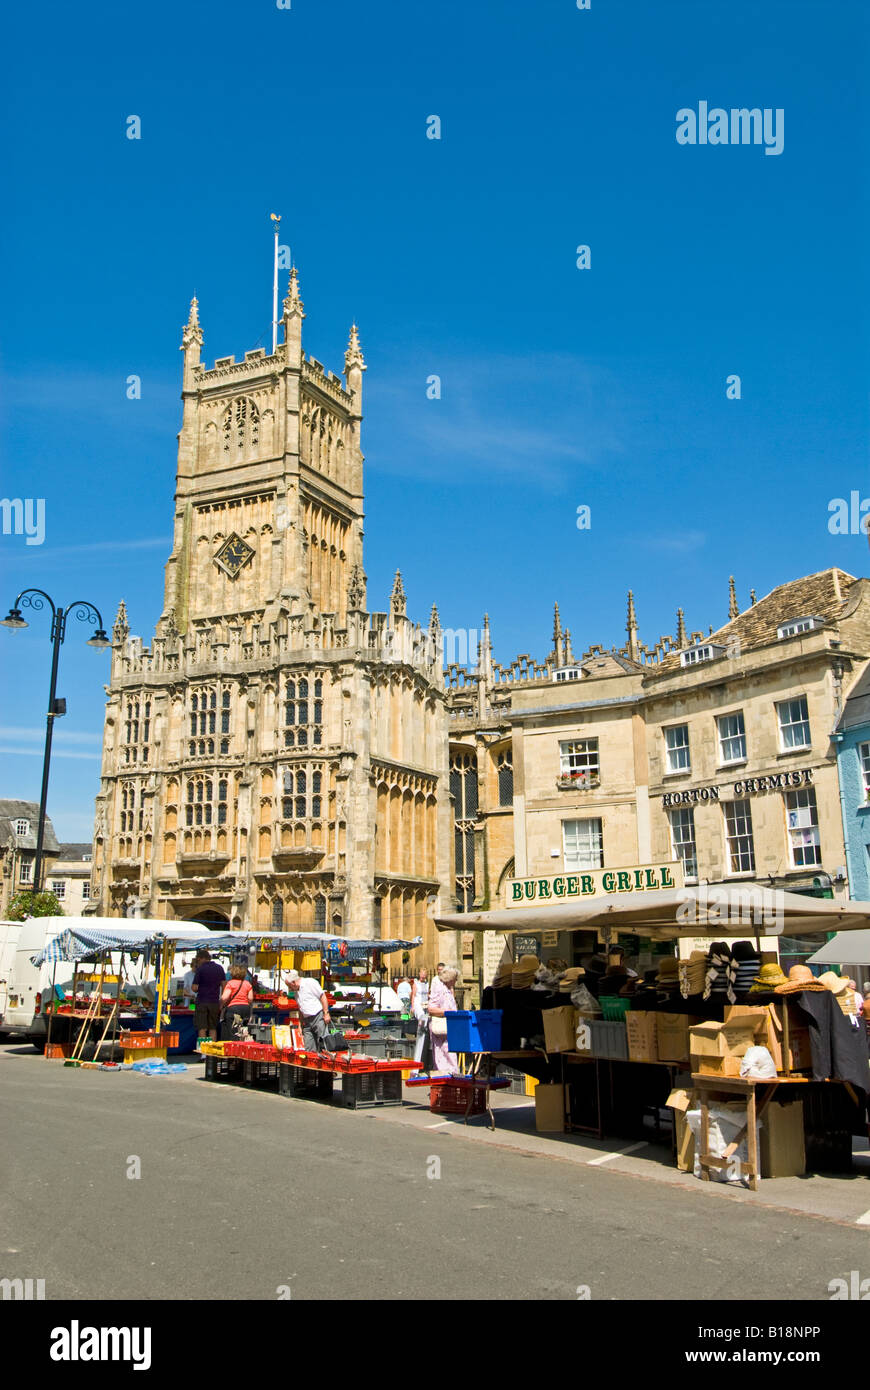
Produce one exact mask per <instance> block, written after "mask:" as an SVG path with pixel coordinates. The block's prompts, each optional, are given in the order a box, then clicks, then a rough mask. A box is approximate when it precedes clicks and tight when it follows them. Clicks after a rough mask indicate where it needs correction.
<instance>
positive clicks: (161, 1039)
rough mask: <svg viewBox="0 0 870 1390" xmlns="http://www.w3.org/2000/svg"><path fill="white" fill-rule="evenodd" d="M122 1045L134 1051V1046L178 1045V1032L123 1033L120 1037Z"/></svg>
mask: <svg viewBox="0 0 870 1390" xmlns="http://www.w3.org/2000/svg"><path fill="white" fill-rule="evenodd" d="M118 1041H119V1043H120V1046H121V1047H123V1048H127V1049H129V1050H130V1051H132V1050H133V1049H134V1048H137V1047H142V1048H146V1047H147V1048H155V1047H177V1046H178V1034H177V1033H122V1034H121V1035H120V1037H119V1039H118Z"/></svg>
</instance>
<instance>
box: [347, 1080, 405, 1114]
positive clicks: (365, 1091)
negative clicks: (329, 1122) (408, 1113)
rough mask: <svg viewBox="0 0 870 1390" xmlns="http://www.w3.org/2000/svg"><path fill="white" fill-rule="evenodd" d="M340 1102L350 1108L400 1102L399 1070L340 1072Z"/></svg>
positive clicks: (398, 1103) (399, 1103)
mask: <svg viewBox="0 0 870 1390" xmlns="http://www.w3.org/2000/svg"><path fill="white" fill-rule="evenodd" d="M341 1103H342V1105H347V1106H349V1107H350V1108H351V1109H352V1110H359V1109H361V1108H363V1107H366V1106H370V1105H401V1104H402V1073H401V1072H400V1071H360V1072H353V1071H348V1072H342V1076H341Z"/></svg>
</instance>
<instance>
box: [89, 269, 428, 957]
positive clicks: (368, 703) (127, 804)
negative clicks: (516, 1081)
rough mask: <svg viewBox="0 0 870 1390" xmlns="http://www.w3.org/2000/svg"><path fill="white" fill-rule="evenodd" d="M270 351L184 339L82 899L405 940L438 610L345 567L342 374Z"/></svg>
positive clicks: (354, 441) (422, 914)
mask: <svg viewBox="0 0 870 1390" xmlns="http://www.w3.org/2000/svg"><path fill="white" fill-rule="evenodd" d="M303 317H304V314H303V305H302V300H301V297H300V292H299V283H298V278H297V274H296V271H295V270H294V271H293V272H292V273H291V276H290V284H289V289H288V293H287V298H286V299H285V300H284V305H283V342H281V343H279V344H278V346H277V348H276V350H275V352H274V353H272V354H268V353H266V352H265V351H264V350H262V349H256V350H254V351H252V352H247V353H245V356H244V359H243V361H240V362H236V361H235V360H234V359H233V358H232V357H224V358H220V359H219V360H218V361H217V362H216V363H215V364H214V366H213V367H207V366H206V365H205V364H204V363H203V362H201V360H200V353H201V346H202V342H203V335H202V329H201V327H200V323H199V314H198V306H197V303H196V300H194V301H193V303H192V305H191V311H190V317H189V320H188V322H187V324H186V326H185V329H184V334H183V341H182V349H183V353H184V368H183V389H182V400H183V417H182V425H181V432H180V435H179V441H178V466H177V475H176V490H175V518H174V539H173V545H172V553H171V555H170V557H169V559H168V561H167V564H166V574H165V600H164V607H163V612H162V614H161V616H160V618H159V620H158V623H157V627H156V631H155V633H154V636H153V638H152V639H151V641H150V643H149V644H148V645H145V644H143V642H142V639H141V638H139V637H136V636H133V635H132V633H131V630H130V626H129V622H128V618H127V613H126V609H125V606H124V605H123V604H122V605H121V608H120V609H119V612H118V616H117V619H116V621H115V624H114V628H113V649H112V670H111V679H110V684H109V687H108V701H107V708H106V718H105V731H104V748H103V766H102V782H101V789H100V792H99V795H98V797H97V808H96V832H95V842H94V891H93V895H92V906H93V909H94V910H95V911H97V912H99V913H101V914H103V915H110V916H123V915H128V916H143V917H153V918H166V919H186V920H197V921H203V922H207V923H209V924H210V925H215V926H227V925H230V926H232V927H237V926H241V925H245V926H247V925H260V926H270V927H281V926H282V925H283V924H284V923H285V922H286V923H287V924H292V925H293V926H298V927H306V926H307V927H310V928H312V929H321V930H326V931H332V930H335V931H336V932H339V931H340V932H341V934H343V935H352V936H365V937H371V936H378V935H380V934H382V935H383V936H384V937H389V936H404V937H409V936H415V935H423V936H424V937H427V938H428V939H429V940H430V942H431V943H432V945H431V952H432V953H434V951H435V949H436V948H435V946H434V927H433V926H432V921H431V914H432V911H433V910H434V909H436V908H437V907H438V906H439V893H440V892H441V887H442V884H447V883H449V882H450V881H451V872H450V810H449V802H448V795H449V792H448V785H447V783H448V767H447V740H446V736H445V713H444V687H443V677H442V672H441V662H440V659H439V657H438V643H437V615H436V614H433V618H432V621H431V623H430V624H429V625H428V626H423V627H421V626H420V625H418V624H415V623H414V622H412V621H411V619H410V618H409V617H408V615H407V611H406V606H407V605H406V598H405V594H404V589H403V585H402V580H401V576H400V575H399V574H398V572H397V574H396V579H395V583H394V585H393V589H392V593H391V595H390V596H389V600H388V603H387V605H386V611H382V612H372V611H370V609H369V606H368V602H367V597H366V576H365V573H364V569H363V472H362V464H363V455H362V451H361V444H360V426H361V420H362V378H363V372H364V371H365V370H366V368H365V362H364V360H363V356H362V351H361V349H360V344H359V339H358V336H357V331H356V328H355V327H354V328H353V329H352V330H351V334H350V342H349V344H348V348H347V351H346V353H345V358H344V373H343V379H340V378H339V377H338V376H336V375H335V374H334V373H333V372H331V371H328V370H327V369H326V368H325V367H324V366H323V365H322V364H321V363H320V362H318V361H316V360H315V359H314V358H313V357H307V356H305V354H304V353H303V350H302V320H303Z"/></svg>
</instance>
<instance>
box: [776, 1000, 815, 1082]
mask: <svg viewBox="0 0 870 1390" xmlns="http://www.w3.org/2000/svg"><path fill="white" fill-rule="evenodd" d="M769 1007H770V1016H771V1019H772V1022H773V1028H772V1030H771V1038H772V1040H773V1047H772V1048H771V1052H772V1053H773V1060H774V1061H775V1062H776V1069H777V1071H785V1069H786V1068H785V1057H784V1041H785V1023H784V1014H785V1010H786V1009H788V1044H789V1046H788V1069H789V1071H812V1069H813V1049H812V1047H811V1045H810V1030H809V1028H808V1027H807V1026H806V1025H805V1024H804V1023H803V1022H802V1020H801V1015H800V1014H799V1013H798V1011H797V1008H796V1006H795V1005H793V1003H792V1001H791V1000H789V999H778V1000H777V1001H776V1003H775V1004H771V1005H770V1006H769Z"/></svg>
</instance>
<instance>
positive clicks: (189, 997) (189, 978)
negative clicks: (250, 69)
mask: <svg viewBox="0 0 870 1390" xmlns="http://www.w3.org/2000/svg"><path fill="white" fill-rule="evenodd" d="M198 964H199V953H198V952H197V954H196V956H195V957H194V960H193V964H192V965H191V966H189V967H188V969H187V970H185V972H184V976H183V978H182V983H181V993H182V997H183V999H184V1002H185V1004H195V1003H196V995H195V994H194V992H193V977H194V975H195V974H196V967H197V965H198Z"/></svg>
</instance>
